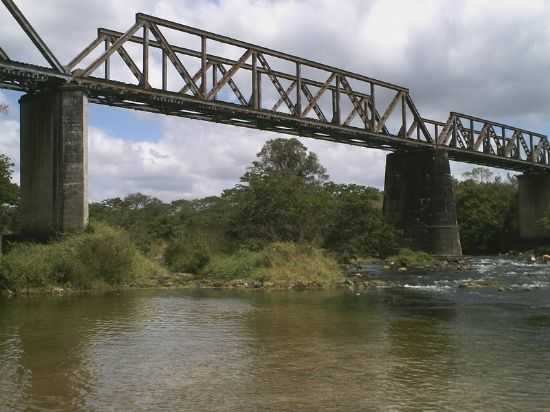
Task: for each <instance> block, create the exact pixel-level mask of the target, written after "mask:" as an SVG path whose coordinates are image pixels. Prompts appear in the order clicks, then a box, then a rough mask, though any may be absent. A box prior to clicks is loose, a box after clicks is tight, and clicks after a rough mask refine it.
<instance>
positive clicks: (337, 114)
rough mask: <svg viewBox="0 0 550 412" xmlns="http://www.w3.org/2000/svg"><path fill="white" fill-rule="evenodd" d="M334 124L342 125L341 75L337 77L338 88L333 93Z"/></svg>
mask: <svg viewBox="0 0 550 412" xmlns="http://www.w3.org/2000/svg"><path fill="white" fill-rule="evenodd" d="M332 123H334V124H338V125H339V124H341V123H342V117H341V116H340V75H339V74H337V75H336V88H335V89H334V90H333V91H332Z"/></svg>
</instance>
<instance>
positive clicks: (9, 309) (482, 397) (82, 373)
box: [0, 259, 550, 411]
mask: <svg viewBox="0 0 550 412" xmlns="http://www.w3.org/2000/svg"><path fill="white" fill-rule="evenodd" d="M372 274H373V277H375V278H384V279H387V280H388V281H390V282H391V286H392V287H388V288H380V289H375V290H369V291H366V292H362V293H361V294H360V295H356V294H354V293H349V292H344V291H338V292H330V293H328V292H327V293H324V292H304V293H299V292H289V293H264V292H261V291H255V292H227V291H208V292H206V291H147V292H132V293H124V294H120V295H118V294H109V295H103V296H88V297H56V298H54V297H49V298H44V297H42V298H33V299H16V300H0V410H2V411H3V410H6V411H11V410H14V411H24V410H25V411H26V410H31V411H35V410H36V411H41V410H48V411H79V410H81V411H113V410H116V411H119V410H125V411H126V410H128V411H130V410H132V411H133V410H138V411H141V410H167V411H176V410H181V411H318V410H329V411H359V410H366V411H370V410H372V411H377V410H381V411H386V410H388V411H416V410H422V411H430V410H431V411H445V410H449V411H474V410H475V411H479V410H490V411H494V410H502V411H508V410H509V411H532V410H535V411H536V410H541V411H542V410H549V409H550V265H549V266H543V265H527V264H523V263H518V262H513V261H507V260H493V259H478V260H476V261H475V262H474V269H473V270H472V271H471V272H470V273H461V274H456V273H445V274H438V275H433V274H431V275H428V274H425V273H421V272H416V273H413V272H411V273H405V274H403V273H400V274H398V273H395V274H391V273H390V274H388V273H386V274H384V275H382V273H380V272H377V270H376V268H372ZM472 281H484V282H487V284H491V285H492V287H491V288H475V289H469V288H463V287H461V285H463V284H464V283H467V282H470V283H471V282H472ZM494 285H497V286H494ZM498 289H500V291H499V290H498Z"/></svg>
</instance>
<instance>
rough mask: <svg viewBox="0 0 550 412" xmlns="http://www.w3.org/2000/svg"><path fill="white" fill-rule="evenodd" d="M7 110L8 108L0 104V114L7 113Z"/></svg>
mask: <svg viewBox="0 0 550 412" xmlns="http://www.w3.org/2000/svg"><path fill="white" fill-rule="evenodd" d="M8 110H9V106H8V105H7V104H4V103H0V113H7V112H8Z"/></svg>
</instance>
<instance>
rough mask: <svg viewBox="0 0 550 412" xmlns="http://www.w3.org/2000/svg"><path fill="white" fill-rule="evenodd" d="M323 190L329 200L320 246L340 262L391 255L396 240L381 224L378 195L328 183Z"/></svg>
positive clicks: (362, 187)
mask: <svg viewBox="0 0 550 412" xmlns="http://www.w3.org/2000/svg"><path fill="white" fill-rule="evenodd" d="M325 190H326V191H327V192H328V193H329V194H330V196H331V207H330V209H329V211H328V213H327V218H326V233H325V243H324V246H325V247H326V248H327V249H331V250H334V251H336V252H338V253H339V254H340V255H341V256H343V257H344V258H351V257H365V256H379V257H386V256H390V255H392V254H394V253H395V252H396V251H397V248H398V236H397V232H396V231H395V229H394V228H393V227H391V226H390V225H387V224H385V223H384V218H383V214H382V208H381V205H382V202H383V200H382V198H383V196H382V193H381V192H380V191H378V190H377V189H374V188H370V187H364V186H359V185H335V184H332V183H329V184H327V185H326V186H325Z"/></svg>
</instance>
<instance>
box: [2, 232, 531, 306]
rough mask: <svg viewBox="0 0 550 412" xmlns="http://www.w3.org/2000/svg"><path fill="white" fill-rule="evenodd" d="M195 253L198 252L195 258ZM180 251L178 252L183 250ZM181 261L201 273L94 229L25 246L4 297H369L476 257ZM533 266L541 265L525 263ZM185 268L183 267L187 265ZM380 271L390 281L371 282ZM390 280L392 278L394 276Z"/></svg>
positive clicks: (5, 273) (318, 253)
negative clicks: (328, 293)
mask: <svg viewBox="0 0 550 412" xmlns="http://www.w3.org/2000/svg"><path fill="white" fill-rule="evenodd" d="M190 251H191V253H190ZM176 252H177V250H176ZM180 252H182V253H183V252H184V253H183V254H182V255H178V254H176V253H175V252H174V251H172V253H173V255H172V257H171V259H172V261H173V262H174V261H175V262H179V263H180V264H181V262H185V263H186V265H188V264H189V263H188V262H189V261H190V259H191V261H196V260H197V256H199V258H200V259H202V263H201V265H200V270H198V271H197V272H193V273H188V272H184V271H177V270H170V269H171V268H170V267H169V265H168V264H167V262H165V261H164V262H163V260H162V259H154V258H151V257H148V256H146V255H144V254H143V253H142V252H140V251H139V250H138V249H137V248H136V246H135V245H134V243H133V242H132V240H131V239H130V238H129V236H128V233H127V232H125V231H122V230H120V229H115V228H112V227H110V226H107V225H103V224H99V225H97V224H96V225H93V226H91V227H90V229H89V230H87V231H86V232H85V233H82V234H78V235H73V236H68V237H66V238H64V239H61V240H58V241H56V242H53V243H50V244H18V245H15V246H13V247H12V249H11V250H10V252H9V253H8V254H6V255H5V256H3V257H2V259H1V261H0V293H1V294H3V295H7V296H14V295H30V296H34V295H40V294H47V295H74V294H80V293H90V292H99V293H102V292H110V291H123V290H129V289H158V288H167V289H178V288H182V289H191V288H197V289H251V290H252V289H262V290H326V289H338V288H345V289H348V290H350V291H361V290H365V289H369V288H387V287H393V286H395V284H394V281H393V280H392V279H391V277H392V276H394V275H395V274H404V275H406V274H407V273H417V274H418V273H420V274H422V275H424V274H425V275H427V276H429V274H430V273H454V274H458V273H465V272H468V271H471V270H472V258H470V257H446V258H443V257H434V256H431V255H429V254H426V253H423V252H416V251H412V250H409V249H401V250H400V252H399V253H398V254H397V255H395V256H392V257H389V258H387V259H379V258H356V259H353V260H352V261H351V262H347V263H342V262H338V259H337V258H338V256H335V255H333V254H331V253H329V252H327V251H324V250H322V249H318V248H315V247H314V246H311V245H307V244H294V243H273V244H268V245H267V246H265V247H263V248H261V249H257V250H246V249H242V250H239V251H237V252H236V253H233V254H208V255H205V256H206V258H204V257H203V256H200V253H196V252H195V250H194V249H192V248H190V247H189V246H187V249H185V248H184V249H181V248H180ZM525 259H527V260H526V263H529V262H531V263H536V262H538V261H540V260H541V259H536V258H531V257H530V256H529V257H525ZM186 265H183V266H186ZM372 267H376V268H378V269H376V270H378V271H379V272H380V271H382V272H383V273H382V275H380V273H378V275H377V276H371V275H372V273H370V272H371V268H372ZM386 275H387V276H386ZM461 287H463V288H477V287H494V288H497V289H498V288H499V286H498V285H497V284H494V282H492V281H490V280H488V281H487V280H484V281H482V282H469V281H465V282H463V285H462V286H461Z"/></svg>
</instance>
